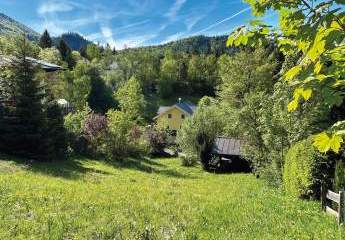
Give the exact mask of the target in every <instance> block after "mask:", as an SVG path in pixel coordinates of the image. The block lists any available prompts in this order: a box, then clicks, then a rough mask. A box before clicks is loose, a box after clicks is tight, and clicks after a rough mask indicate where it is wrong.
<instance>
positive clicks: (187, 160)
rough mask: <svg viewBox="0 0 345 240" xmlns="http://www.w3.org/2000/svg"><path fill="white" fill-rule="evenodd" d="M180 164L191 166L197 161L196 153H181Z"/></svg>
mask: <svg viewBox="0 0 345 240" xmlns="http://www.w3.org/2000/svg"><path fill="white" fill-rule="evenodd" d="M181 160H182V166H184V167H193V166H195V165H196V164H197V162H198V157H197V156H196V155H183V156H181Z"/></svg>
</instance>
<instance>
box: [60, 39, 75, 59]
mask: <svg viewBox="0 0 345 240" xmlns="http://www.w3.org/2000/svg"><path fill="white" fill-rule="evenodd" d="M58 49H59V51H60V54H61V56H62V59H63V60H64V61H65V60H66V58H67V57H68V55H70V54H71V52H72V51H71V49H70V47H69V46H68V45H67V43H66V42H65V41H64V40H63V39H61V40H60V42H59V46H58Z"/></svg>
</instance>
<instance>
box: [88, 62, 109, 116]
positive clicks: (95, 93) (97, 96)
mask: <svg viewBox="0 0 345 240" xmlns="http://www.w3.org/2000/svg"><path fill="white" fill-rule="evenodd" d="M86 76H87V77H88V78H90V92H89V94H88V96H87V102H88V104H89V106H90V108H91V109H92V110H93V111H95V112H96V113H101V114H105V113H106V112H107V111H108V110H109V109H110V108H114V107H116V103H115V100H114V98H113V96H112V93H111V89H110V88H108V86H107V85H106V84H105V82H104V80H103V79H102V77H101V76H100V73H99V70H98V69H97V68H96V67H95V66H90V67H89V69H88V70H87V73H86Z"/></svg>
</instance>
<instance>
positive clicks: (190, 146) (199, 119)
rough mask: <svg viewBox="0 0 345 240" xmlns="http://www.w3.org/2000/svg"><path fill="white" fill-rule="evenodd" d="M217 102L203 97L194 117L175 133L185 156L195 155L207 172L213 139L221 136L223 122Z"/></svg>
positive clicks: (210, 159) (210, 160)
mask: <svg viewBox="0 0 345 240" xmlns="http://www.w3.org/2000/svg"><path fill="white" fill-rule="evenodd" d="M222 119H223V118H222V117H221V112H220V110H219V106H218V105H217V102H216V101H215V100H214V99H213V98H210V97H203V98H202V99H201V100H200V101H199V104H198V108H197V110H196V111H195V112H194V115H193V116H192V117H190V118H188V119H186V120H185V121H184V122H183V124H182V126H181V129H180V130H179V131H178V132H177V138H176V142H177V144H178V145H179V147H180V148H181V150H182V152H183V153H184V154H186V155H196V156H197V157H198V158H200V162H201V164H202V167H203V168H204V170H206V171H208V170H209V168H210V165H211V162H212V148H213V141H214V139H215V138H216V137H217V136H218V135H220V134H222V129H223V127H224V122H223V120H222Z"/></svg>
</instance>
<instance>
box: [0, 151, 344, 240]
mask: <svg viewBox="0 0 345 240" xmlns="http://www.w3.org/2000/svg"><path fill="white" fill-rule="evenodd" d="M1 159H2V160H1ZM0 239H345V228H339V227H338V226H337V224H336V220H335V219H334V218H333V217H330V216H327V215H325V214H324V213H322V212H321V211H320V206H319V203H317V202H308V201H301V200H296V199H292V198H288V197H286V196H283V195H282V194H281V193H280V192H279V191H278V190H275V189H271V188H269V187H267V186H266V185H265V184H264V183H263V182H262V181H260V180H257V179H256V178H255V177H253V176H252V175H246V174H228V175H215V174H210V173H206V172H203V171H202V170H201V169H200V168H199V167H194V168H184V167H181V166H180V162H179V160H177V159H158V160H150V159H144V160H141V161H135V160H131V161H130V163H129V164H126V165H121V164H117V165H111V164H106V163H102V162H98V161H93V160H88V159H73V160H71V161H69V162H66V163H63V164H61V163H60V164H54V163H46V164H37V163H36V164H25V163H24V162H21V161H19V160H15V159H9V158H8V157H0Z"/></svg>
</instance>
